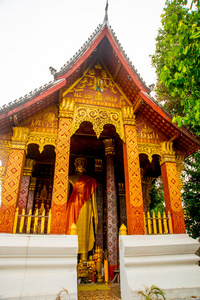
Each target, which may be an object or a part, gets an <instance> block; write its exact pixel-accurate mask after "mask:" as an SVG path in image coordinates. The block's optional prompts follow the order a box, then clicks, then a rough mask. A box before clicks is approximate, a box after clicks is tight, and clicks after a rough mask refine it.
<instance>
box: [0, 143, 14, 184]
mask: <svg viewBox="0 0 200 300" xmlns="http://www.w3.org/2000/svg"><path fill="white" fill-rule="evenodd" d="M11 147H12V142H11V141H2V140H0V160H1V173H2V172H3V173H2V174H1V175H0V177H1V180H2V181H3V180H4V179H5V175H6V169H7V165H8V161H9V154H10V149H11Z"/></svg>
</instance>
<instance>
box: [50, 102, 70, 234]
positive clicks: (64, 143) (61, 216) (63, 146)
mask: <svg viewBox="0 0 200 300" xmlns="http://www.w3.org/2000/svg"><path fill="white" fill-rule="evenodd" d="M73 110H74V103H73V102H70V103H69V100H68V101H66V99H65V98H63V101H62V103H61V104H60V114H59V129H58V139H57V146H56V161H55V171H54V183H53V203H52V219H51V233H52V234H65V231H66V207H67V197H68V173H69V151H70V137H71V127H72V118H73Z"/></svg>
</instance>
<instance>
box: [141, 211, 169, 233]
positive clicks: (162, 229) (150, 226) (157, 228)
mask: <svg viewBox="0 0 200 300" xmlns="http://www.w3.org/2000/svg"><path fill="white" fill-rule="evenodd" d="M144 224H145V234H170V233H173V229H172V219H171V215H170V213H168V214H167V215H166V213H165V212H164V213H163V215H161V213H160V212H158V215H157V217H156V215H155V212H153V213H152V215H151V214H150V212H149V211H148V212H147V213H146V214H145V213H144Z"/></svg>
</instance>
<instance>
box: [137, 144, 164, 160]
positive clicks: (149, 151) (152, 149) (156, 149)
mask: <svg viewBox="0 0 200 300" xmlns="http://www.w3.org/2000/svg"><path fill="white" fill-rule="evenodd" d="M138 151H139V154H142V153H143V154H146V155H147V156H148V158H149V161H150V162H152V159H153V155H160V156H161V155H162V153H161V146H160V145H157V144H143V143H138Z"/></svg>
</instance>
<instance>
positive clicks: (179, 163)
mask: <svg viewBox="0 0 200 300" xmlns="http://www.w3.org/2000/svg"><path fill="white" fill-rule="evenodd" d="M184 159H185V156H184V155H176V168H177V173H178V180H179V187H180V189H182V187H183V181H182V179H181V173H182V171H184V169H185V167H184V164H183V161H184Z"/></svg>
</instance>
